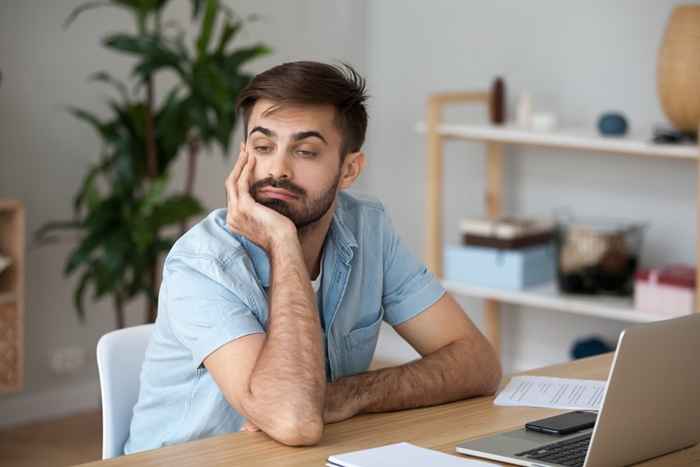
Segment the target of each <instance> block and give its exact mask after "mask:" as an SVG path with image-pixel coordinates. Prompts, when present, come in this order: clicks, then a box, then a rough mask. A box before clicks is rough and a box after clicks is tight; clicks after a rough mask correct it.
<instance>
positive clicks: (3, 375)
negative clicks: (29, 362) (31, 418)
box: [0, 304, 19, 389]
mask: <svg viewBox="0 0 700 467" xmlns="http://www.w3.org/2000/svg"><path fill="white" fill-rule="evenodd" d="M17 343H18V338H17V309H16V308H15V307H13V306H9V305H1V304H0V389H10V388H14V387H16V386H17V385H18V383H19V381H18V377H19V375H18V369H19V352H18V349H17Z"/></svg>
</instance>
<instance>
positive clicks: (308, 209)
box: [250, 171, 340, 231]
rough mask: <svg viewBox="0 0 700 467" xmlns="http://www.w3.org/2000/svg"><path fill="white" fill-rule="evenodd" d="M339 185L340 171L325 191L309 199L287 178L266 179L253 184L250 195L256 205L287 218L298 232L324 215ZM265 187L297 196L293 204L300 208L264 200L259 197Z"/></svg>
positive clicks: (283, 202) (281, 201) (331, 203)
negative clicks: (279, 189)
mask: <svg viewBox="0 0 700 467" xmlns="http://www.w3.org/2000/svg"><path fill="white" fill-rule="evenodd" d="M339 183H340V171H338V175H337V176H336V177H335V179H334V180H333V182H332V183H331V185H330V186H329V187H328V188H327V189H325V190H322V191H321V193H320V194H319V195H318V196H313V197H309V196H308V195H307V193H306V190H304V189H303V188H301V187H300V186H298V185H295V184H294V183H292V182H291V181H289V179H287V178H280V179H278V180H275V179H274V178H272V177H268V178H264V179H262V180H258V181H257V182H255V183H253V185H252V186H251V187H250V194H251V196H252V197H253V199H254V200H255V201H256V202H257V203H260V204H262V205H263V206H267V207H268V208H270V209H273V210H275V211H277V212H278V213H280V214H282V215H283V216H285V217H287V218H288V219H289V220H291V221H292V222H294V225H295V226H296V228H297V230H298V231H302V230H304V229H307V228H309V227H311V226H313V225H314V224H315V223H316V222H318V221H319V220H320V219H321V218H322V217H323V216H325V215H326V213H327V212H328V210H329V209H330V208H331V206H332V205H333V201H334V200H335V195H336V193H337V190H338V184H339ZM266 187H272V188H281V189H284V190H287V191H289V192H291V193H293V194H295V195H297V196H298V199H296V200H294V201H293V203H297V204H301V206H294V205H292V204H291V203H290V202H288V201H285V200H282V199H274V198H273V199H265V198H263V197H261V195H260V190H262V189H263V188H266Z"/></svg>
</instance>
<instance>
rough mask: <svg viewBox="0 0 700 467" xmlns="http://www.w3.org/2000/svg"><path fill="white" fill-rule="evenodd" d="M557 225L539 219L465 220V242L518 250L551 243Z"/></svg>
mask: <svg viewBox="0 0 700 467" xmlns="http://www.w3.org/2000/svg"><path fill="white" fill-rule="evenodd" d="M554 228H555V224H554V222H552V221H548V220H538V219H514V218H507V217H504V218H501V219H495V220H490V219H464V220H463V221H462V223H461V224H460V231H461V233H462V243H463V244H464V245H467V246H483V247H489V248H502V249H509V250H510V249H516V248H527V247H532V246H541V245H546V244H548V243H551V242H552V240H553V238H554V231H555V230H554Z"/></svg>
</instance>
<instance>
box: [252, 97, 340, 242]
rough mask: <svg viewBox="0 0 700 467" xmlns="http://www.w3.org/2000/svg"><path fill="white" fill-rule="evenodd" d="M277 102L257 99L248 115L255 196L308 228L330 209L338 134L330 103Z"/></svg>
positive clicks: (334, 189)
mask: <svg viewBox="0 0 700 467" xmlns="http://www.w3.org/2000/svg"><path fill="white" fill-rule="evenodd" d="M275 106H276V105H275V103H273V102H272V101H269V100H264V99H261V100H259V101H258V102H256V103H255V105H254V106H253V109H252V112H251V115H250V118H249V120H248V135H247V141H246V143H245V149H246V150H247V151H248V155H249V156H252V157H255V158H256V164H255V173H254V174H253V176H254V180H255V181H254V183H253V184H252V186H251V190H250V192H251V195H252V196H253V199H255V201H257V202H258V203H260V204H263V205H265V206H267V207H269V208H271V209H274V210H275V211H277V212H279V213H280V214H282V215H284V216H286V217H288V218H289V219H291V220H292V222H294V224H295V225H296V226H297V228H298V229H303V228H304V227H308V226H310V225H312V224H314V223H315V222H317V221H318V220H320V219H321V218H322V217H323V216H324V214H326V213H327V212H328V210H329V209H330V207H331V206H332V204H333V201H334V200H335V195H336V192H337V190H338V182H339V180H340V146H341V141H342V139H341V135H340V131H339V130H338V129H337V128H336V126H335V123H334V118H335V109H334V108H333V107H332V106H295V105H288V106H283V107H280V108H277V109H275V110H274V111H272V112H269V113H265V112H266V111H267V110H269V109H271V108H274V107H275Z"/></svg>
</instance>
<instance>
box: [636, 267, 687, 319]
mask: <svg viewBox="0 0 700 467" xmlns="http://www.w3.org/2000/svg"><path fill="white" fill-rule="evenodd" d="M695 277H696V276H695V268H694V267H692V266H689V265H684V264H676V265H670V266H664V267H661V268H647V269H641V270H639V271H637V274H636V276H635V288H634V306H635V308H636V309H637V310H639V311H641V312H647V313H657V314H662V315H668V316H669V317H675V316H683V315H688V314H690V313H692V312H693V311H694V310H695V287H696V284H695Z"/></svg>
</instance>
